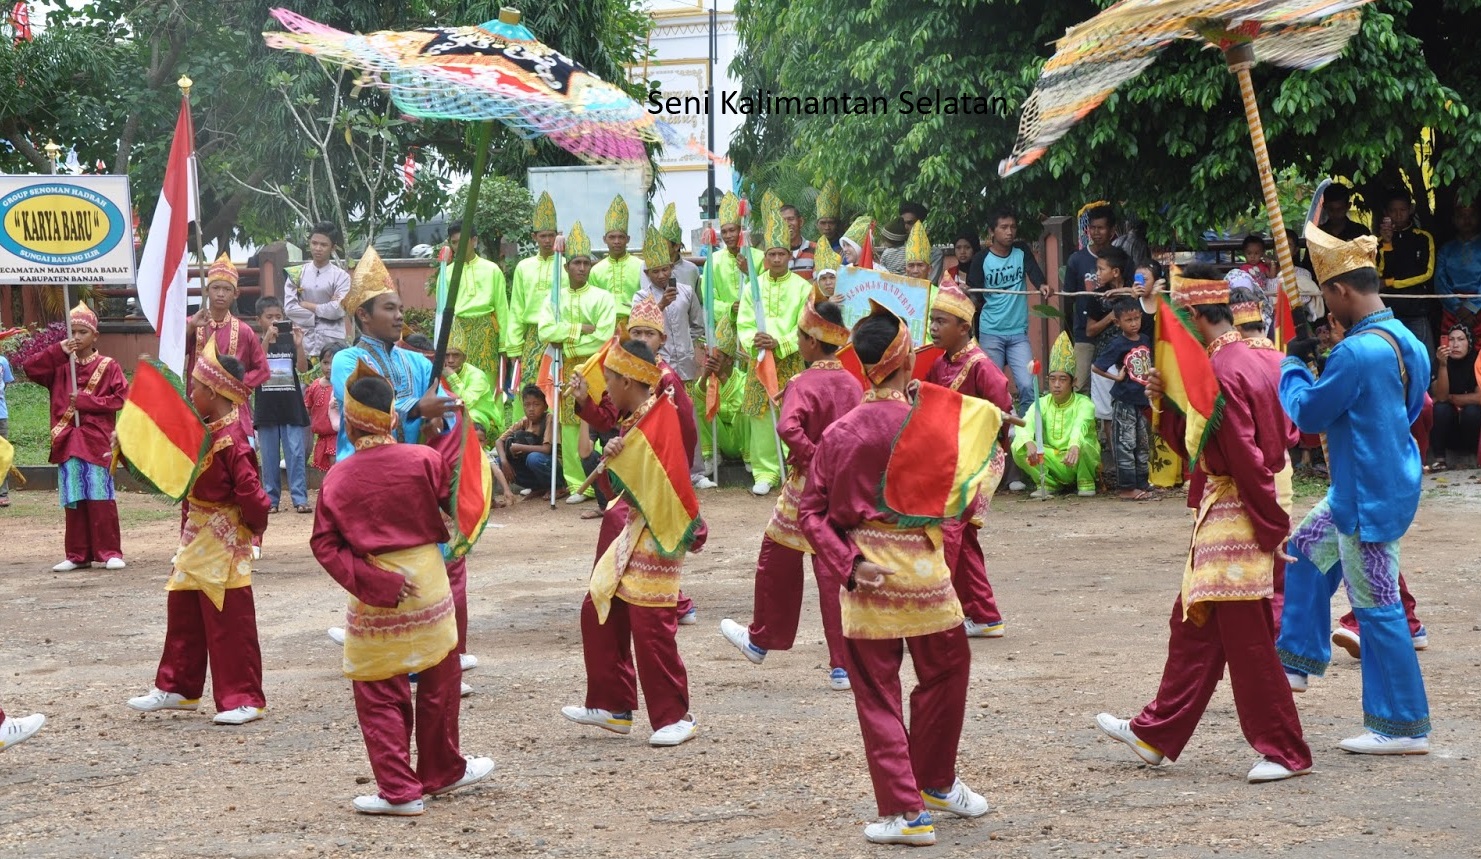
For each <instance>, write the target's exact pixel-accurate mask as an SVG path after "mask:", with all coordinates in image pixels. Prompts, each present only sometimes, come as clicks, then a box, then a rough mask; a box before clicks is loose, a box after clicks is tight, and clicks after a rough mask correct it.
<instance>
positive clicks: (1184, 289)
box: [1168, 266, 1229, 307]
mask: <svg viewBox="0 0 1481 859" xmlns="http://www.w3.org/2000/svg"><path fill="white" fill-rule="evenodd" d="M1168 291H1169V292H1170V293H1171V295H1172V302H1173V304H1176V305H1177V306H1179V307H1196V306H1198V305H1200V304H1228V303H1229V282H1228V281H1226V280H1223V279H1222V278H1221V279H1219V280H1194V279H1190V278H1186V277H1183V270H1182V268H1181V267H1179V266H1173V269H1172V277H1171V278H1170V279H1169V281H1168Z"/></svg>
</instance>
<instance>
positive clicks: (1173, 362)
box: [1153, 301, 1223, 466]
mask: <svg viewBox="0 0 1481 859" xmlns="http://www.w3.org/2000/svg"><path fill="white" fill-rule="evenodd" d="M1153 362H1154V363H1155V365H1156V367H1157V372H1158V373H1159V374H1160V375H1161V376H1162V382H1163V394H1162V397H1163V400H1162V401H1163V403H1164V404H1165V405H1168V406H1170V407H1171V408H1172V409H1173V410H1174V411H1176V412H1177V413H1178V414H1180V415H1182V416H1183V419H1184V421H1185V426H1184V443H1185V444H1186V445H1187V450H1188V465H1189V466H1192V465H1193V464H1195V463H1197V462H1198V457H1199V455H1200V454H1201V453H1203V446H1204V444H1205V443H1206V442H1207V441H1208V439H1209V437H1210V436H1212V435H1213V432H1214V430H1215V429H1217V428H1218V424H1219V415H1220V413H1221V412H1222V411H1223V395H1222V394H1221V393H1220V392H1219V382H1218V380H1217V379H1215V378H1214V368H1213V365H1211V364H1210V363H1209V360H1208V350H1207V349H1205V348H1204V345H1203V341H1201V340H1199V339H1198V335H1197V334H1195V333H1194V331H1193V323H1192V321H1191V320H1190V319H1189V318H1188V315H1187V311H1185V310H1179V309H1178V308H1175V307H1173V306H1172V304H1170V303H1168V302H1167V301H1159V302H1158V303H1157V346H1156V350H1155V352H1154V354H1153Z"/></svg>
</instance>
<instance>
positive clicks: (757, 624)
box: [749, 537, 847, 668]
mask: <svg viewBox="0 0 1481 859" xmlns="http://www.w3.org/2000/svg"><path fill="white" fill-rule="evenodd" d="M804 557H805V555H804V553H802V552H799V551H797V550H796V549H793V548H790V547H787V546H783V545H782V544H780V543H778V542H776V541H775V540H773V539H771V538H770V537H762V538H761V552H760V554H758V555H757V556H756V596H755V600H754V602H755V605H754V608H753V610H754V614H753V615H752V619H751V627H750V630H749V632H750V635H751V643H752V644H754V645H756V646H757V647H760V648H762V649H764V650H791V649H792V643H793V642H794V641H796V640H797V623H798V621H799V620H800V618H801V616H802V579H803V575H802V563H803V558H804ZM813 576H814V577H815V578H816V579H817V581H818V611H819V613H820V614H821V615H822V616H823V639H824V640H825V641H826V642H827V643H828V667H830V668H843V667H844V666H845V664H846V662H847V657H845V656H844V644H843V609H842V608H841V607H840V605H839V602H838V589H837V587H836V586H835V587H834V588H833V589H832V590H831V591H830V589H829V588H828V585H827V584H826V583H824V581H823V577H822V576H820V575H818V568H817V562H816V561H814V562H813Z"/></svg>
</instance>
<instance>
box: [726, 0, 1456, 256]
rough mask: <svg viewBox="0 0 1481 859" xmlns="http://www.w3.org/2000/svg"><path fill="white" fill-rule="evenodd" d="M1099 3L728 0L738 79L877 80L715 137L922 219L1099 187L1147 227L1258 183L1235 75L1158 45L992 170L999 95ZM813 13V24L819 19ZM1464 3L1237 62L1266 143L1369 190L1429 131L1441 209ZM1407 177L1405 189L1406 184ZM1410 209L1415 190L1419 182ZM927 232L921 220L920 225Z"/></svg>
mask: <svg viewBox="0 0 1481 859" xmlns="http://www.w3.org/2000/svg"><path fill="white" fill-rule="evenodd" d="M1102 5H1108V4H1101V3H1096V2H1090V0H1065V2H1055V3H1049V2H1044V0H1039V2H1028V1H1027V0H924V2H921V0H874V2H871V3H862V4H861V3H856V2H853V0H786V2H782V0H739V2H738V3H737V7H736V8H737V15H738V16H739V18H740V29H741V38H742V50H741V54H740V55H739V56H738V57H737V59H736V61H735V63H734V64H733V65H732V73H733V74H734V75H735V76H736V77H737V78H738V79H739V80H740V81H741V82H742V85H743V87H744V88H745V90H746V91H748V92H750V91H754V90H757V89H765V90H770V91H772V92H774V93H776V92H780V93H783V94H786V95H810V94H816V95H825V94H837V93H840V92H848V93H851V94H855V95H880V96H883V97H885V98H886V99H888V100H889V109H888V111H886V112H883V113H876V114H871V115H846V116H837V115H829V116H817V117H796V116H792V117H786V116H765V115H761V116H752V117H749V118H748V119H747V121H746V123H745V124H744V125H743V127H742V128H741V130H740V131H739V132H738V133H737V136H736V139H735V140H734V141H733V143H732V147H731V155H732V157H733V158H734V160H735V162H736V164H737V165H738V167H739V168H740V169H741V170H742V171H744V172H745V173H746V175H747V176H748V178H750V179H755V180H757V183H758V184H760V185H765V184H767V182H768V181H769V180H770V179H772V178H773V177H777V176H781V175H786V174H799V175H801V176H802V177H804V178H805V179H806V180H807V181H810V182H812V183H813V184H814V185H815V186H819V185H821V184H822V182H823V181H824V180H825V179H827V178H829V177H831V178H833V179H835V180H836V181H838V182H839V184H840V185H841V186H842V187H843V188H844V194H845V198H846V199H847V200H851V201H852V202H853V203H854V204H855V205H858V206H860V207H862V208H864V209H866V210H868V211H870V212H872V213H873V214H874V215H875V216H876V217H880V218H884V219H889V218H893V216H894V213H895V207H896V206H897V205H898V204H899V202H900V201H902V200H905V199H917V200H920V201H922V202H924V203H926V204H927V205H928V206H930V207H931V208H932V209H933V210H936V211H937V212H940V213H941V214H940V215H936V214H933V215H932V217H931V222H932V223H933V224H940V225H942V228H943V229H945V228H947V227H954V226H955V225H956V224H963V225H966V224H969V223H970V224H975V225H980V224H981V223H982V222H983V221H984V219H985V216H986V215H987V213H988V212H989V211H990V210H991V209H993V208H996V207H997V206H999V205H1011V206H1012V207H1014V208H1016V209H1017V210H1018V211H1019V212H1020V213H1021V214H1022V215H1023V216H1025V217H1029V218H1032V217H1033V216H1036V215H1045V214H1065V213H1073V212H1074V211H1075V210H1076V209H1078V208H1079V206H1080V205H1082V204H1083V203H1084V202H1086V201H1090V200H1097V199H1111V200H1114V201H1117V202H1118V203H1119V204H1120V206H1121V207H1122V208H1123V209H1124V210H1126V211H1128V212H1131V213H1136V214H1139V215H1141V216H1142V217H1144V218H1146V219H1147V220H1148V222H1149V226H1150V234H1151V237H1152V238H1153V239H1154V240H1160V241H1172V240H1181V241H1183V242H1185V243H1187V242H1189V241H1191V240H1195V239H1196V237H1197V236H1198V235H1199V234H1200V233H1201V232H1202V231H1203V230H1204V229H1205V228H1207V227H1210V226H1213V225H1216V224H1220V223H1225V222H1228V221H1230V220H1232V219H1235V218H1238V217H1241V216H1245V215H1248V214H1249V213H1250V212H1251V211H1252V209H1254V208H1256V207H1257V206H1258V205H1259V203H1260V200H1261V197H1260V188H1259V180H1258V177H1257V175H1256V172H1255V166H1254V156H1253V154H1252V151H1251V145H1250V138H1249V131H1248V127H1247V125H1246V122H1245V118H1244V113H1243V110H1242V108H1241V103H1240V98H1239V92H1238V86H1237V84H1236V82H1235V79H1234V77H1233V75H1231V74H1229V72H1228V71H1227V70H1226V67H1225V64H1224V62H1223V61H1222V58H1221V57H1219V55H1218V54H1217V53H1215V52H1213V51H1209V50H1204V49H1202V47H1201V46H1200V45H1199V44H1196V43H1193V42H1179V43H1175V44H1173V45H1171V46H1169V47H1168V48H1167V49H1166V50H1165V51H1164V52H1163V53H1162V55H1161V56H1160V57H1159V58H1158V59H1157V61H1156V62H1155V63H1154V64H1153V65H1152V66H1151V67H1150V68H1149V69H1148V70H1146V71H1145V72H1143V73H1142V75H1141V76H1140V77H1138V78H1136V79H1135V80H1133V81H1131V82H1129V83H1128V84H1126V85H1124V86H1123V87H1122V88H1121V89H1120V90H1119V91H1118V92H1116V93H1114V94H1112V95H1111V97H1110V98H1109V99H1108V100H1107V101H1106V103H1105V104H1103V105H1102V106H1101V107H1099V108H1097V109H1096V110H1095V111H1093V112H1092V113H1091V114H1090V115H1089V116H1087V117H1086V118H1085V119H1084V120H1082V121H1081V122H1080V123H1079V124H1078V125H1077V126H1076V127H1075V128H1074V129H1073V130H1071V131H1070V132H1069V133H1068V134H1067V135H1065V137H1063V138H1062V139H1061V140H1060V141H1058V142H1057V143H1056V144H1055V145H1054V146H1053V147H1051V148H1050V150H1049V152H1048V153H1047V154H1046V155H1044V156H1043V157H1042V158H1041V159H1040V160H1039V162H1038V163H1036V164H1034V165H1033V166H1031V167H1029V168H1028V169H1026V170H1024V171H1022V172H1021V173H1019V174H1017V175H1014V176H1011V177H1009V178H1007V179H1001V178H999V177H998V175H997V164H998V161H999V160H1000V159H1001V158H1003V157H1004V156H1005V155H1007V153H1008V152H1009V150H1010V149H1011V148H1012V145H1013V141H1014V138H1015V136H1016V134H1017V128H1018V120H1019V116H1018V111H1019V108H1020V106H1021V105H1022V104H1023V102H1024V100H1025V99H1026V98H1027V97H1028V94H1029V93H1030V92H1031V91H1032V88H1033V85H1034V82H1035V81H1036V80H1037V78H1038V74H1039V70H1040V69H1041V68H1042V66H1043V63H1044V61H1045V60H1046V59H1047V58H1048V57H1049V56H1050V55H1051V54H1052V53H1053V49H1054V48H1053V42H1054V41H1055V40H1056V39H1057V38H1059V37H1060V36H1061V35H1063V33H1064V32H1065V30H1066V28H1068V27H1070V26H1073V25H1074V24H1076V23H1079V22H1080V21H1083V20H1086V19H1088V18H1090V17H1092V16H1093V15H1094V14H1096V13H1097V12H1098V11H1100V8H1101V6H1102ZM821 22H827V23H826V26H820V23H821ZM1478 49H1481V7H1478V4H1477V3H1475V2H1474V0H1413V2H1411V0H1379V2H1377V3H1376V4H1374V5H1371V6H1369V7H1367V8H1366V9H1365V11H1364V15H1363V24H1362V29H1361V32H1360V33H1359V35H1358V36H1356V37H1355V38H1354V39H1353V41H1352V43H1351V44H1350V45H1349V47H1348V49H1347V51H1346V52H1345V54H1344V56H1343V57H1342V58H1341V59H1339V60H1338V61H1337V62H1335V63H1333V64H1331V65H1329V66H1327V67H1326V68H1323V69H1319V70H1316V71H1291V70H1285V69H1278V68H1274V67H1270V66H1257V67H1256V68H1255V70H1254V72H1253V76H1254V82H1255V87H1256V92H1257V95H1258V100H1259V102H1260V109H1261V114H1262V117H1263V120H1264V125H1265V133H1266V137H1267V140H1268V143H1269V151H1270V156H1271V159H1272V161H1273V163H1274V165H1275V167H1276V168H1277V170H1285V171H1292V172H1291V173H1290V175H1293V176H1298V177H1306V178H1307V179H1310V178H1314V177H1322V176H1327V175H1338V176H1345V177H1348V178H1349V179H1351V180H1352V181H1354V182H1356V183H1357V184H1358V185H1359V187H1360V189H1367V190H1369V191H1370V192H1372V191H1377V190H1378V189H1380V188H1383V187H1389V186H1395V185H1398V184H1399V183H1400V181H1401V173H1400V171H1403V175H1404V176H1407V177H1409V178H1410V179H1412V180H1414V182H1415V183H1417V182H1418V181H1419V177H1420V175H1421V170H1420V167H1419V163H1418V161H1417V160H1416V155H1415V150H1414V146H1415V144H1416V143H1417V142H1418V141H1419V140H1420V137H1421V130H1422V129H1425V128H1429V129H1432V130H1433V133H1434V137H1435V140H1436V143H1435V146H1434V152H1433V160H1432V166H1433V174H1432V176H1431V181H1432V182H1433V183H1434V185H1436V186H1438V187H1439V188H1440V189H1441V193H1440V195H1439V196H1440V206H1439V207H1440V208H1441V210H1442V214H1443V211H1444V210H1445V208H1446V206H1447V205H1448V203H1447V201H1449V200H1452V199H1453V197H1454V195H1455V194H1460V195H1462V196H1465V197H1470V196H1472V195H1474V194H1476V193H1477V192H1478V191H1481V174H1477V173H1476V172H1475V171H1474V170H1473V169H1470V168H1471V165H1474V164H1475V163H1476V160H1477V155H1478V146H1481V118H1478V117H1477V115H1476V114H1475V113H1474V112H1473V111H1472V106H1473V105H1476V104H1477V103H1478V102H1481V75H1478V71H1481V50H1478ZM906 91H912V92H914V93H915V94H917V95H928V96H934V95H936V93H937V92H938V91H939V93H940V95H942V96H945V95H963V94H965V95H981V96H987V97H996V98H1000V99H1001V100H1002V102H1003V103H1004V104H1005V106H1006V110H1002V111H998V112H995V113H989V114H988V115H944V114H934V115H931V114H928V115H924V116H923V115H921V114H919V113H910V114H907V113H903V112H902V111H901V110H900V106H901V102H900V100H899V98H900V94H901V93H903V92H906ZM1416 190H1417V189H1416ZM1421 212H1422V214H1423V213H1424V212H1425V203H1424V201H1421ZM937 238H938V239H939V238H940V237H939V236H938V237H937Z"/></svg>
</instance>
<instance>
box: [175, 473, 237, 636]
mask: <svg viewBox="0 0 1481 859" xmlns="http://www.w3.org/2000/svg"><path fill="white" fill-rule="evenodd" d="M251 584H252V531H251V530H250V529H248V528H247V526H246V525H243V524H242V509H241V508H240V507H237V506H236V505H235V504H211V503H208V502H205V501H200V500H198V499H195V498H187V499H186V501H185V527H183V528H181V529H180V551H179V552H178V553H177V554H176V555H175V569H174V570H173V571H172V572H171V573H170V580H169V581H168V582H166V583H165V590H167V591H202V592H204V593H205V595H206V596H207V597H208V598H209V599H210V600H211V604H212V605H214V606H216V610H217V611H220V610H221V607H222V605H223V604H224V603H225V601H226V592H227V591H228V590H231V589H232V588H245V587H250V586H251Z"/></svg>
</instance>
